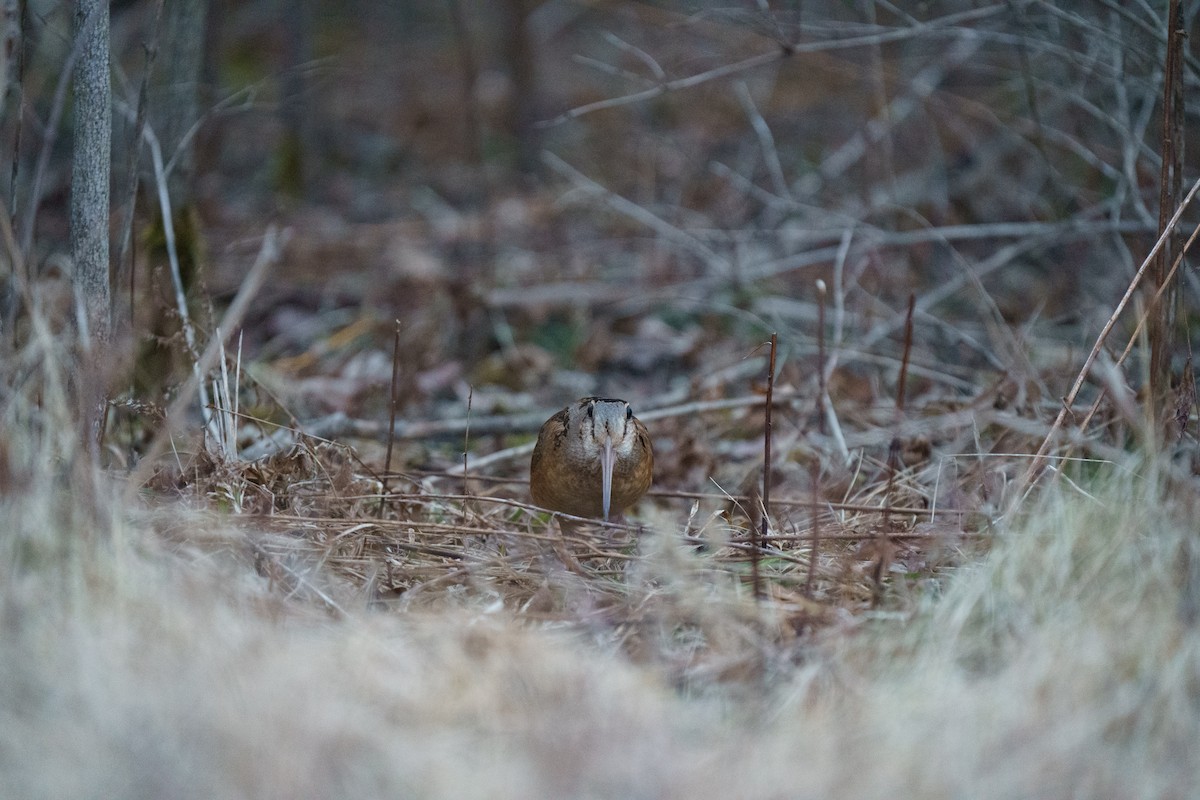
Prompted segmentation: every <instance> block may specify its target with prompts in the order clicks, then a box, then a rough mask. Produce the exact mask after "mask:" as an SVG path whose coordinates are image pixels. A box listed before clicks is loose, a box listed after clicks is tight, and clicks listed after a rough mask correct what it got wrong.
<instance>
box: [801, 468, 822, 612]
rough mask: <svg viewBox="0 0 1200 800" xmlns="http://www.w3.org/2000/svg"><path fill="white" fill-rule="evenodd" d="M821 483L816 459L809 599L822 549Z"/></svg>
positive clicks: (807, 579)
mask: <svg viewBox="0 0 1200 800" xmlns="http://www.w3.org/2000/svg"><path fill="white" fill-rule="evenodd" d="M820 481H821V467H820V465H819V464H818V463H817V461H816V460H815V459H814V460H813V464H812V479H811V483H812V505H811V506H810V507H809V514H810V515H811V516H812V549H810V550H809V551H808V575H807V576H806V577H805V579H804V594H805V595H806V596H807V597H808V598H810V599H811V598H812V596H813V583H814V579H815V577H816V571H817V553H818V552H819V551H820V549H821V512H820V510H819V508H818V503H819V502H820V498H821V492H820Z"/></svg>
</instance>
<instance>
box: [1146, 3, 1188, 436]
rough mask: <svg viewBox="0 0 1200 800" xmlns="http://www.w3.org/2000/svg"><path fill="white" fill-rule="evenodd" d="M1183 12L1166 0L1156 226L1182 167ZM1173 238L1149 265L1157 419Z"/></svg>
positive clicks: (1171, 201) (1167, 350)
mask: <svg viewBox="0 0 1200 800" xmlns="http://www.w3.org/2000/svg"><path fill="white" fill-rule="evenodd" d="M1182 23H1183V11H1182V9H1181V4H1180V2H1179V0H1171V2H1170V4H1169V7H1168V10H1167V53H1166V63H1165V64H1164V65H1163V99H1162V137H1163V139H1162V172H1161V174H1160V179H1159V195H1158V230H1159V233H1160V234H1162V233H1165V232H1166V231H1167V226H1168V224H1169V223H1168V220H1169V219H1170V217H1171V214H1172V212H1173V211H1174V210H1175V204H1176V203H1177V202H1178V199H1179V193H1180V190H1181V189H1182V172H1183V110H1184V108H1183V54H1182V49H1183V48H1182V42H1183V38H1184V34H1183V33H1182ZM1176 247H1177V243H1176V241H1175V240H1174V237H1172V238H1169V239H1167V241H1166V243H1165V244H1164V245H1163V247H1162V249H1161V250H1160V251H1159V253H1158V258H1157V259H1156V260H1155V264H1154V287H1155V288H1156V289H1157V290H1158V291H1159V292H1160V293H1161V292H1162V291H1163V290H1164V289H1166V295H1165V297H1164V298H1163V301H1162V302H1159V303H1156V304H1155V305H1154V307H1153V309H1152V311H1151V317H1150V325H1149V330H1148V338H1149V340H1150V376H1149V377H1150V395H1149V400H1150V412H1151V417H1150V418H1151V419H1154V420H1157V419H1160V418H1161V414H1160V412H1161V411H1162V409H1163V408H1164V407H1165V404H1166V402H1167V395H1168V394H1169V392H1170V388H1171V349H1172V348H1171V340H1172V326H1171V321H1172V318H1173V317H1174V311H1175V305H1176V293H1175V290H1174V289H1173V288H1167V287H1168V278H1167V272H1168V268H1169V266H1170V264H1171V262H1172V260H1173V259H1172V256H1173V254H1174V252H1175V250H1176Z"/></svg>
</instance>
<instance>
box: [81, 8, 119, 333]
mask: <svg viewBox="0 0 1200 800" xmlns="http://www.w3.org/2000/svg"><path fill="white" fill-rule="evenodd" d="M75 35H76V39H77V41H76V47H78V48H79V60H78V62H77V63H76V65H75V112H74V114H75V144H74V147H75V153H74V161H73V163H72V165H71V253H72V255H73V257H74V261H75V282H76V287H77V290H78V291H79V293H80V295H81V296H82V298H83V306H84V310H85V313H86V314H87V325H88V328H89V331H88V333H89V335H90V336H91V337H92V339H93V341H100V342H104V341H108V339H109V337H110V335H111V332H112V303H111V298H110V291H109V276H108V272H109V254H108V213H109V183H110V180H111V171H112V85H111V84H110V83H109V53H108V0H79V2H78V4H77V5H76V7H75Z"/></svg>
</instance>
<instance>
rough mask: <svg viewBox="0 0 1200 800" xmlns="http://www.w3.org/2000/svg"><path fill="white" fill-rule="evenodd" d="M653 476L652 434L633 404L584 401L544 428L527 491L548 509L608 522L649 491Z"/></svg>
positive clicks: (547, 422) (530, 469)
mask: <svg viewBox="0 0 1200 800" xmlns="http://www.w3.org/2000/svg"><path fill="white" fill-rule="evenodd" d="M653 473H654V450H653V448H652V447H651V444H650V433H649V431H647V430H646V426H645V425H643V424H642V421H641V420H639V419H638V418H637V417H635V416H634V415H633V410H632V409H631V408H630V407H629V403H626V402H625V401H624V400H612V399H609V398H604V397H584V398H582V399H581V400H579V401H577V402H575V403H572V404H571V405H569V406H567V407H566V408H564V409H563V410H562V411H560V412H558V413H557V414H555V415H554V416H553V417H551V418H550V419H548V420H546V424H545V425H543V426H542V430H541V433H539V434H538V440H537V446H535V447H534V449H533V460H532V461H531V462H530V465H529V492H530V494H532V495H533V502H535V503H537V504H538V505H539V506H542V507H544V508H549V509H552V510H554V511H561V512H563V513H565V514H573V515H575V516H577V517H603V518H604V519H608V518H609V517H610V516H615V515H617V514H620V513H621V512H622V511H624V510H625V509H626V508H628V507H629V506H631V505H633V504H634V503H636V502H637V501H638V500H639V499H640V498H641V496H642V495H644V494H645V493H646V490H647V489H649V488H650V480H651V478H652V476H653ZM606 487H607V488H606Z"/></svg>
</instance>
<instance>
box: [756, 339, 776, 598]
mask: <svg viewBox="0 0 1200 800" xmlns="http://www.w3.org/2000/svg"><path fill="white" fill-rule="evenodd" d="M778 345H779V334H778V333H772V334H771V359H770V362H769V363H768V365H767V398H766V402H765V404H764V405H763V423H764V424H763V488H762V520H760V522H759V528H758V530H759V539H758V541H756V542H755V543H754V547H753V548H752V549H751V551H750V572H751V577H752V579H753V582H754V599H755V601H760V600H762V599H763V591H762V582H761V580H760V576H759V572H758V549H759V548H760V547H761V546H762V543H763V542H765V541H766V540H767V535H768V533H769V532H770V524H771V523H770V516H771V407H772V405H773V404H774V400H775V351H776V349H777V347H778Z"/></svg>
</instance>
